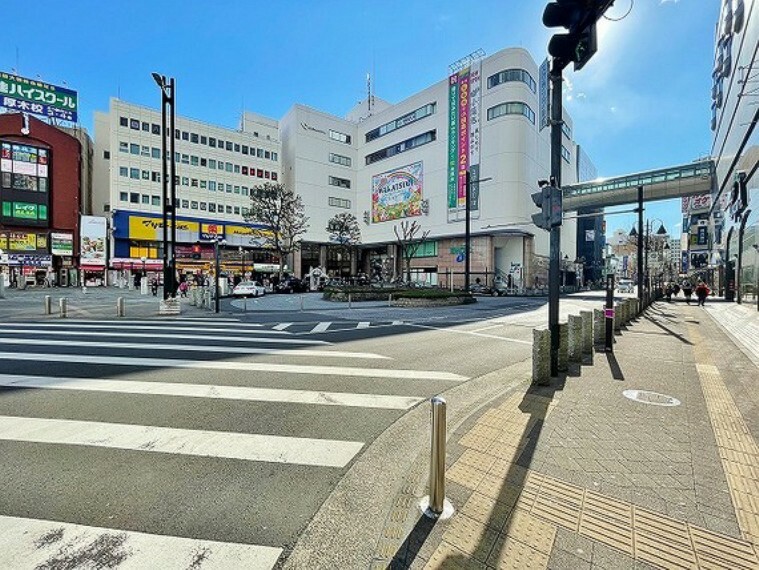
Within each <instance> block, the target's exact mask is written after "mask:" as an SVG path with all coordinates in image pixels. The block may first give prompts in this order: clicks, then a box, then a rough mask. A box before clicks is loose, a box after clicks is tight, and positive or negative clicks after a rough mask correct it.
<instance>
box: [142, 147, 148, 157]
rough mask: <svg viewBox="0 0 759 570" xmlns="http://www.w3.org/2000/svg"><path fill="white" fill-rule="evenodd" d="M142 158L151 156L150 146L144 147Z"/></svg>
mask: <svg viewBox="0 0 759 570" xmlns="http://www.w3.org/2000/svg"><path fill="white" fill-rule="evenodd" d="M140 154H141V155H142V156H148V157H149V156H150V147H149V146H143V147H142V151H141V152H140Z"/></svg>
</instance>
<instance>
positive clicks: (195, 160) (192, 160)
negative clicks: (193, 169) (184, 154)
mask: <svg viewBox="0 0 759 570" xmlns="http://www.w3.org/2000/svg"><path fill="white" fill-rule="evenodd" d="M190 164H191V165H192V166H198V165H199V164H200V160H199V159H198V157H197V156H191V157H190Z"/></svg>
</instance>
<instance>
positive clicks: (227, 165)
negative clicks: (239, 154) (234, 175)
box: [224, 162, 232, 172]
mask: <svg viewBox="0 0 759 570" xmlns="http://www.w3.org/2000/svg"><path fill="white" fill-rule="evenodd" d="M224 169H225V170H226V171H227V172H232V163H231V162H227V163H226V164H225V165H224Z"/></svg>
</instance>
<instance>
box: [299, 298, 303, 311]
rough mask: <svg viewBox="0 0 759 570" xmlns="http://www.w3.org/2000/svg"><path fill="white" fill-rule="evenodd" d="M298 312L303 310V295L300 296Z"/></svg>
mask: <svg viewBox="0 0 759 570" xmlns="http://www.w3.org/2000/svg"><path fill="white" fill-rule="evenodd" d="M300 312H301V313H302V312H303V295H301V296H300Z"/></svg>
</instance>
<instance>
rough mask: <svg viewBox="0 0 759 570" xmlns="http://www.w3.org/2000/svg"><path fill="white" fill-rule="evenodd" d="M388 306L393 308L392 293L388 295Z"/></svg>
mask: <svg viewBox="0 0 759 570" xmlns="http://www.w3.org/2000/svg"><path fill="white" fill-rule="evenodd" d="M387 306H388V307H392V306H393V294H392V293H390V295H388V297H387Z"/></svg>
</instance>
